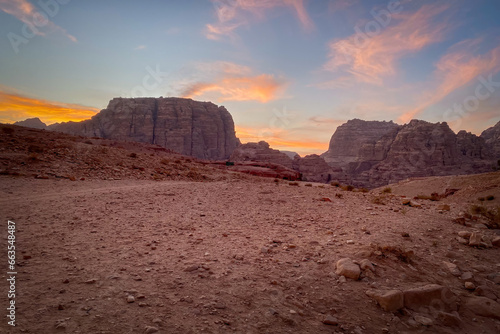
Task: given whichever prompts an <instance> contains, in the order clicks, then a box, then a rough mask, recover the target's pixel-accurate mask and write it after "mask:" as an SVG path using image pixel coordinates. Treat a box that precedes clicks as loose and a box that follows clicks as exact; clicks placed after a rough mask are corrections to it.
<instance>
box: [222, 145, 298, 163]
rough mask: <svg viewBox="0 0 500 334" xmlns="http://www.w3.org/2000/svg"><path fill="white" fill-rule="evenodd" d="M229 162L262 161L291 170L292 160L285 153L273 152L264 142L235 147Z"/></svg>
mask: <svg viewBox="0 0 500 334" xmlns="http://www.w3.org/2000/svg"><path fill="white" fill-rule="evenodd" d="M230 160H231V161H262V162H270V163H274V164H279V165H282V166H285V167H287V168H293V160H292V159H290V158H289V157H288V155H286V154H285V153H282V152H280V151H278V150H273V149H272V148H270V147H269V144H268V143H266V142H265V141H260V142H258V143H246V144H243V145H240V146H239V147H237V148H236V149H235V150H234V151H233V153H232V154H231V157H230Z"/></svg>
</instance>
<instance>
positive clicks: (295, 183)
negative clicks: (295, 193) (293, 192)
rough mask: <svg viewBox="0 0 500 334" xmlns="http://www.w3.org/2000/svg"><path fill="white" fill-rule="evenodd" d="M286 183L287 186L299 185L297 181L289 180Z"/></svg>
mask: <svg viewBox="0 0 500 334" xmlns="http://www.w3.org/2000/svg"><path fill="white" fill-rule="evenodd" d="M288 185H289V186H299V183H298V182H289V183H288Z"/></svg>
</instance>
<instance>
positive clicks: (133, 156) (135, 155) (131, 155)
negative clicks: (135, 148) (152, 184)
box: [128, 152, 137, 159]
mask: <svg viewBox="0 0 500 334" xmlns="http://www.w3.org/2000/svg"><path fill="white" fill-rule="evenodd" d="M128 156H129V157H131V158H134V159H135V158H137V153H135V152H132V153H130V154H129V155H128Z"/></svg>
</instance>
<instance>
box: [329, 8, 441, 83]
mask: <svg viewBox="0 0 500 334" xmlns="http://www.w3.org/2000/svg"><path fill="white" fill-rule="evenodd" d="M447 8H448V7H447V6H430V5H425V6H422V7H421V8H420V9H419V10H418V11H417V12H415V13H413V14H403V13H401V14H392V17H391V21H389V25H388V27H387V28H384V27H383V26H382V25H381V24H379V23H378V22H377V21H375V20H373V21H371V22H372V23H375V25H378V27H379V32H378V33H375V32H372V33H371V30H369V29H365V27H362V28H359V29H360V30H359V31H358V32H357V33H356V34H354V35H352V36H350V37H348V38H346V39H342V40H334V41H332V42H330V44H329V49H330V52H329V54H328V57H329V60H328V62H327V63H326V64H325V65H324V67H323V68H324V69H325V70H327V71H331V72H337V71H343V72H344V74H343V76H342V77H341V82H340V85H345V80H346V79H345V76H346V75H347V76H349V77H351V78H353V79H355V81H360V82H367V83H371V84H377V85H381V84H382V82H383V77H385V76H390V75H394V74H395V73H396V63H397V61H398V60H399V59H400V58H401V57H402V56H404V55H406V54H409V53H412V52H417V51H419V50H421V49H423V48H424V47H426V46H427V45H430V44H433V43H436V42H439V41H441V40H442V39H443V37H444V35H445V32H446V31H447V23H446V22H440V23H435V22H434V21H436V17H437V16H438V15H439V14H442V13H443V12H444V11H445V10H446V9H447ZM395 21H396V22H395ZM370 35H372V37H370ZM326 86H333V87H334V86H335V85H334V83H333V82H329V83H328V84H327V85H326Z"/></svg>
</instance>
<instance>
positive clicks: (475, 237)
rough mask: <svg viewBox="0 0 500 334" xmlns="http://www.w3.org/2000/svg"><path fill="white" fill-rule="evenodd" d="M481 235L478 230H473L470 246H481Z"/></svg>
mask: <svg viewBox="0 0 500 334" xmlns="http://www.w3.org/2000/svg"><path fill="white" fill-rule="evenodd" d="M481 244H482V241H481V236H480V235H479V234H477V232H472V233H471V235H470V238H469V246H472V247H479V246H481Z"/></svg>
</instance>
